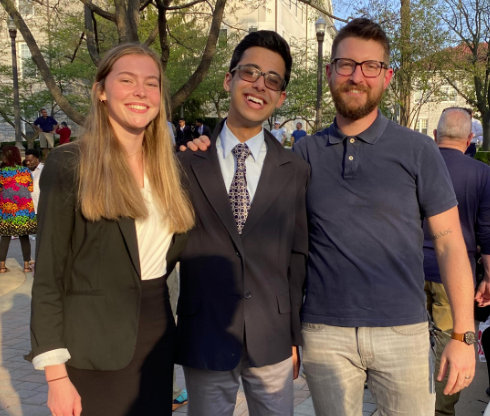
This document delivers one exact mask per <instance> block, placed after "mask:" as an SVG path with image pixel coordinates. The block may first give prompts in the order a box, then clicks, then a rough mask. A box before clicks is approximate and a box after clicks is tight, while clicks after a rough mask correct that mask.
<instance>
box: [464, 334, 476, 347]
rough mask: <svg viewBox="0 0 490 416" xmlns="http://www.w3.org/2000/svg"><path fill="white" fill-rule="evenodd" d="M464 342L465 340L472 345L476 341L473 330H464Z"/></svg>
mask: <svg viewBox="0 0 490 416" xmlns="http://www.w3.org/2000/svg"><path fill="white" fill-rule="evenodd" d="M464 342H466V343H467V344H468V345H472V344H474V343H475V342H476V336H475V333H474V332H466V333H465V334H464Z"/></svg>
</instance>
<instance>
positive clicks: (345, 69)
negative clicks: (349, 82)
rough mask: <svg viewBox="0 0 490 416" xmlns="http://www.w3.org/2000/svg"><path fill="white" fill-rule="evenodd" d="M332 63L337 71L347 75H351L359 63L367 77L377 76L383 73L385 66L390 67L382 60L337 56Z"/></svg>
mask: <svg viewBox="0 0 490 416" xmlns="http://www.w3.org/2000/svg"><path fill="white" fill-rule="evenodd" d="M331 63H332V65H333V66H334V68H335V72H337V74H339V75H342V76H345V77H350V76H351V75H352V74H353V73H354V72H355V71H356V68H357V66H358V65H359V66H360V67H361V71H362V74H363V75H364V76H365V77H366V78H376V77H378V76H379V74H381V70H382V69H383V68H385V69H388V65H386V64H385V63H384V62H382V61H363V62H356V61H353V60H352V59H347V58H336V59H334V60H333V61H332V62H331Z"/></svg>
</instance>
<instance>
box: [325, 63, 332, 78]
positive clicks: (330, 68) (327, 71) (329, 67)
mask: <svg viewBox="0 0 490 416" xmlns="http://www.w3.org/2000/svg"><path fill="white" fill-rule="evenodd" d="M332 70H333V68H332V64H327V65H325V72H326V73H327V79H328V80H329V81H330V77H331V76H332Z"/></svg>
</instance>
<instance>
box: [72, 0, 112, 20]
mask: <svg viewBox="0 0 490 416" xmlns="http://www.w3.org/2000/svg"><path fill="white" fill-rule="evenodd" d="M80 1H81V2H82V3H83V4H84V5H85V6H87V7H88V8H89V9H90V10H91V11H92V13H95V14H98V15H99V16H100V17H103V18H104V19H107V20H109V21H111V22H115V21H116V16H115V15H114V13H109V12H107V11H105V10H104V9H101V8H100V7H99V6H96V5H95V4H93V3H92V2H91V1H90V0H80Z"/></svg>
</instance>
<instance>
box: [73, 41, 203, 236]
mask: <svg viewBox="0 0 490 416" xmlns="http://www.w3.org/2000/svg"><path fill="white" fill-rule="evenodd" d="M127 55H144V56H149V57H150V58H152V59H153V61H155V63H156V65H157V67H158V68H159V70H160V90H161V102H160V111H159V113H158V114H157V116H156V117H155V118H154V119H153V120H152V121H151V122H150V123H149V124H148V126H147V127H146V129H145V133H144V139H143V157H144V166H145V173H146V175H147V177H148V180H149V182H150V187H151V190H152V194H153V199H154V201H155V204H157V206H158V207H159V208H160V211H161V212H162V220H165V222H166V223H167V224H168V226H169V229H170V231H171V232H177V233H182V232H185V231H188V230H189V229H190V228H192V226H193V224H194V212H193V210H192V206H191V202H190V200H189V198H188V196H187V194H186V193H185V192H184V190H183V188H182V183H181V177H180V170H179V167H178V165H179V162H178V160H177V158H176V155H175V152H174V149H173V144H172V141H171V139H170V133H169V129H168V125H167V110H168V104H167V103H168V102H169V100H168V93H167V91H168V88H167V81H166V79H165V76H164V74H163V69H162V65H161V63H160V60H159V59H158V56H157V55H156V54H155V53H154V52H153V51H151V50H150V49H149V48H147V47H145V46H143V45H140V44H134V43H126V44H120V45H118V46H116V47H114V48H113V49H111V50H110V51H108V52H107V53H106V55H105V56H104V58H103V59H102V61H101V62H100V64H99V67H98V70H97V75H96V79H95V82H96V83H95V84H94V88H93V89H92V106H91V109H90V114H89V116H88V117H87V120H86V122H85V126H84V132H83V133H82V135H81V138H80V140H79V146H80V150H81V152H80V165H79V177H80V185H79V190H78V197H79V201H80V207H81V211H82V214H83V215H84V216H85V217H86V218H87V219H89V220H91V221H97V220H100V219H101V218H106V219H110V220H116V219H118V218H121V217H129V218H145V217H147V216H148V210H147V207H146V204H145V201H144V199H143V198H142V195H141V190H140V189H139V187H138V185H137V183H136V180H135V178H134V176H133V173H132V172H131V170H130V169H129V168H128V163H127V152H126V149H125V148H124V147H123V145H122V144H121V142H120V141H119V140H118V138H117V137H116V135H115V132H114V130H113V128H112V126H111V123H110V121H109V117H108V114H107V109H106V106H105V105H104V103H102V102H101V101H100V100H99V97H100V94H101V93H102V92H103V91H104V85H105V80H106V78H107V76H108V75H109V73H110V72H111V71H112V67H113V66H114V63H115V62H116V61H117V60H118V59H120V58H121V57H123V56H127Z"/></svg>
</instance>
